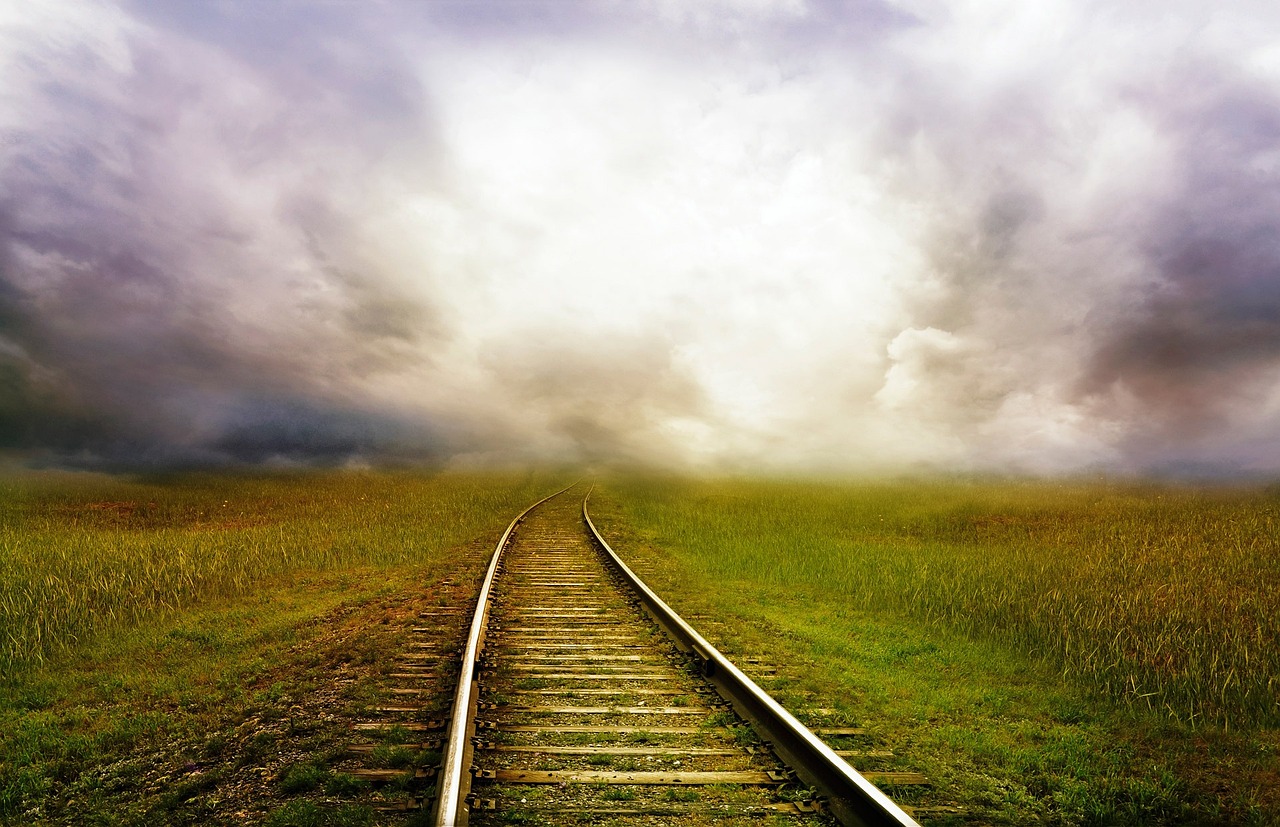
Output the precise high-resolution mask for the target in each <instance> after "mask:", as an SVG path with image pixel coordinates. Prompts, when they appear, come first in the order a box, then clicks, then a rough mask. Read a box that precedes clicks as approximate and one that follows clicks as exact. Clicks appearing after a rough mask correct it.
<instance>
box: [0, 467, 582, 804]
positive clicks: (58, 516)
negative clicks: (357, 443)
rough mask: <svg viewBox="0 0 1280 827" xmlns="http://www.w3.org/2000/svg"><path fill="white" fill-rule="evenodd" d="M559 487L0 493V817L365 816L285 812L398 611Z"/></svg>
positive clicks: (74, 479) (188, 486)
mask: <svg viewBox="0 0 1280 827" xmlns="http://www.w3.org/2000/svg"><path fill="white" fill-rule="evenodd" d="M556 482H557V480H556V479H554V478H553V477H552V476H550V475H533V474H519V475H515V474H512V475H505V476H504V475H466V474H436V475H432V474H414V473H400V474H392V473H329V474H316V473H308V474H278V475H269V476H264V475H250V476H189V475H183V476H172V477H166V478H152V479H134V480H125V479H114V478H108V477H100V476H90V475H64V474H36V475H31V474H26V475H23V476H21V477H14V478H9V479H7V480H5V481H4V482H3V483H0V607H3V609H2V612H0V639H3V644H4V649H3V658H2V659H0V666H3V672H2V674H0V824H6V825H8V824H14V825H18V824H21V825H27V824H68V825H70V824H76V825H79V824H101V825H112V824H120V825H125V824H220V823H236V824H239V823H257V824H269V825H273V826H274V827H285V825H337V824H346V825H354V824H367V823H370V821H371V819H372V812H371V811H369V810H367V808H366V809H361V808H347V809H342V808H339V809H337V810H334V809H332V808H329V809H324V808H321V809H317V808H316V807H315V806H313V805H312V804H311V803H310V802H308V801H307V800H305V798H299V797H298V796H299V795H300V794H302V793H303V792H304V790H303V789H302V787H300V786H299V783H298V780H297V777H300V776H301V775H307V777H308V778H310V777H311V776H315V777H316V778H322V776H323V772H322V768H323V763H324V762H325V761H327V760H329V759H331V758H332V757H333V756H334V755H337V754H339V753H340V752H341V750H342V749H343V745H344V743H345V740H346V739H347V738H348V733H347V730H346V727H345V724H344V723H342V722H343V721H344V720H351V716H352V715H353V714H355V712H356V711H358V710H359V709H360V708H361V707H362V706H363V705H365V704H367V703H368V702H369V698H370V697H371V696H370V695H369V693H370V692H373V691H375V690H376V689H377V688H378V686H380V682H381V683H385V680H386V679H385V676H382V675H381V672H380V671H379V670H381V669H382V668H383V666H385V663H386V658H385V653H386V652H387V651H395V649H396V647H397V646H399V645H403V643H404V641H403V640H397V635H399V636H401V637H404V636H406V634H407V629H408V625H411V622H410V621H406V620H405V618H413V617H414V616H415V614H414V613H415V611H416V610H415V601H418V602H421V601H423V600H428V599H430V595H429V587H430V585H431V584H434V583H437V582H439V581H440V580H441V579H442V578H444V577H446V576H447V577H455V578H456V577H467V576H468V575H469V574H471V573H472V572H471V571H470V569H468V568H467V566H470V567H471V568H475V567H476V566H479V567H480V570H481V571H482V570H483V561H484V560H486V559H487V556H488V553H489V552H491V551H492V544H493V543H494V542H495V541H496V539H497V537H498V536H499V535H500V534H501V532H502V529H503V527H504V526H505V525H506V524H507V522H509V521H510V519H511V517H512V516H513V515H514V514H515V513H517V512H518V511H519V510H520V509H522V508H523V507H524V506H526V505H528V504H529V503H530V502H532V501H533V500H535V499H537V498H538V497H541V496H544V495H545V494H547V493H549V492H550V491H553V490H555V487H556ZM464 559H465V560H467V561H468V562H467V563H466V564H465V565H464V564H463V561H464ZM419 622H420V621H419ZM308 773H309V775H308ZM322 780H323V782H324V783H323V784H321V787H322V789H319V790H317V791H316V792H318V793H324V792H325V790H324V789H323V788H324V787H326V786H327V787H332V786H334V785H335V784H336V783H338V782H339V781H341V779H340V778H338V779H335V778H328V777H323V778H322ZM304 786H306V785H304ZM312 786H315V785H310V786H307V789H310V788H311V787H312Z"/></svg>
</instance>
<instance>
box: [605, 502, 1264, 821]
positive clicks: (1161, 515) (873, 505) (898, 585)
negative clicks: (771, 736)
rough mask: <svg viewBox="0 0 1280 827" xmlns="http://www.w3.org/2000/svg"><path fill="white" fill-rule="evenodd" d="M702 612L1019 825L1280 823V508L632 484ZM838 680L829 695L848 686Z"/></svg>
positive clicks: (632, 531)
mask: <svg viewBox="0 0 1280 827" xmlns="http://www.w3.org/2000/svg"><path fill="white" fill-rule="evenodd" d="M596 497H598V498H599V501H600V505H599V508H600V509H601V512H602V514H603V515H604V519H603V523H604V526H605V527H606V529H607V531H608V532H612V534H613V535H614V536H617V537H619V538H620V540H619V544H618V547H619V551H620V552H621V553H623V556H624V557H627V556H628V555H632V556H634V557H635V558H636V559H637V560H638V562H639V567H640V568H641V569H642V570H643V571H642V574H648V575H649V576H650V577H652V578H653V579H654V580H655V581H657V582H656V584H655V585H656V587H657V588H659V591H660V592H662V593H666V594H670V595H671V596H672V599H673V601H674V602H675V603H676V605H677V608H678V609H680V608H683V609H684V610H686V611H690V612H695V613H700V614H707V615H713V614H719V613H727V614H728V615H729V616H731V617H734V618H736V620H735V625H734V626H733V627H732V629H731V630H719V631H718V632H717V634H719V635H720V636H721V638H722V640H724V642H726V644H727V645H729V646H730V647H731V648H734V649H736V650H739V651H743V652H752V651H760V650H761V649H766V650H772V651H773V652H774V653H775V655H776V656H777V657H778V658H779V659H780V660H781V661H782V662H784V663H790V662H804V663H807V664H808V666H807V667H806V668H807V670H808V671H807V672H805V674H804V675H794V676H793V677H795V678H796V680H797V681H798V685H804V686H806V687H807V690H808V691H809V692H816V693H817V694H818V695H821V696H823V697H825V698H826V700H827V702H828V703H829V704H832V705H835V706H840V707H843V708H845V709H847V710H848V714H849V715H850V716H852V717H854V718H856V719H859V720H860V719H862V718H863V717H867V716H874V717H873V721H871V722H868V725H873V722H874V721H875V720H879V722H880V723H879V724H878V725H879V726H881V727H882V728H883V730H882V732H881V734H882V736H883V737H884V738H885V739H886V740H887V741H888V742H892V743H894V744H896V746H897V747H898V748H899V750H900V751H901V753H902V755H903V756H904V758H907V760H906V761H905V762H904V763H907V764H910V765H913V766H914V767H916V768H921V767H928V768H929V770H930V772H931V773H932V774H934V775H935V776H937V777H941V778H949V779H951V781H950V783H951V785H952V788H953V790H954V791H955V793H956V795H958V797H959V798H960V799H961V800H962V801H964V802H965V803H966V804H967V805H968V806H970V807H973V808H976V809H977V810H978V811H979V812H983V813H985V816H984V817H985V818H988V819H990V820H991V821H992V822H995V823H1035V822H1042V823H1062V824H1080V823H1092V824H1115V823H1124V824H1156V823H1164V824H1182V823H1206V824H1244V823H1254V824H1260V823H1268V824H1269V823H1280V794H1278V793H1277V788H1278V787H1280V759H1278V758H1277V753H1278V752H1280V737H1277V735H1278V732H1277V727H1280V706H1278V704H1280V691H1278V690H1280V548H1278V546H1280V539H1278V538H1280V530H1278V529H1280V493H1277V492H1276V491H1275V490H1266V489H1261V488H1251V489H1247V488H1216V489H1206V488H1188V487H1180V486H1172V485H1169V486H1161V485H1139V484H1124V483H1106V482H1078V483H1076V482H1061V483H1055V482H1016V481H1014V482H1008V481H1006V482H1000V481H991V482H977V481H931V482H930V481H923V482H922V481H907V482H900V483H889V482H882V483H863V484H851V483H842V484H835V483H831V484H826V483H817V482H764V481H746V480H718V481H716V480H704V481H695V480H678V479H636V478H632V479H617V480H611V481H609V482H608V483H607V484H606V485H604V486H603V490H601V491H599V492H598V493H597V495H596ZM824 675H825V678H820V676H824Z"/></svg>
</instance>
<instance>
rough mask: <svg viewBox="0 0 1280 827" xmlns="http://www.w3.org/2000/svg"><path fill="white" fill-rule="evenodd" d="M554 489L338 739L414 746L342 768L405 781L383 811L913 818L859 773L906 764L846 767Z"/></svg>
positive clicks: (424, 631) (688, 820)
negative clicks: (365, 717)
mask: <svg viewBox="0 0 1280 827" xmlns="http://www.w3.org/2000/svg"><path fill="white" fill-rule="evenodd" d="M568 490H569V489H566V492H567V491H568ZM566 492H560V493H559V494H557V495H553V496H552V497H549V498H547V499H546V500H543V501H541V502H540V503H537V504H535V505H534V506H531V507H530V509H529V510H527V511H526V512H525V513H523V514H521V515H520V516H519V517H517V518H516V520H514V521H513V522H512V524H511V526H510V527H509V528H508V530H507V533H506V534H505V535H504V536H503V539H502V541H501V542H500V543H499V546H498V549H497V551H495V553H494V555H493V557H492V559H491V560H490V564H489V568H488V570H487V572H486V574H485V577H484V580H483V581H482V582H481V585H480V588H479V592H478V595H477V596H476V598H475V599H474V600H470V601H462V602H460V601H457V600H455V601H453V604H452V605H442V606H441V607H440V608H439V609H437V610H436V611H437V612H438V615H435V616H432V615H430V614H429V613H428V612H424V616H423V617H422V620H423V621H424V622H423V623H422V625H421V626H420V627H419V628H418V630H417V632H418V634H420V635H421V639H418V638H415V641H414V644H413V645H412V646H411V648H410V651H407V652H405V653H403V654H402V660H401V665H402V667H403V668H399V671H397V672H396V673H395V676H397V677H398V678H399V679H400V680H402V681H405V682H408V685H406V686H403V687H401V688H399V689H397V690H396V692H397V693H398V694H399V696H402V697H404V698H406V699H407V702H404V703H399V702H397V703H395V704H390V705H387V706H385V707H381V708H378V709H376V710H374V711H375V712H376V713H377V714H378V715H379V716H381V717H380V718H378V719H377V720H375V721H371V722H367V723H365V724H362V725H360V726H362V727H363V729H364V731H365V732H367V733H369V734H371V735H374V736H382V740H380V741H379V740H377V738H376V737H375V739H374V740H373V741H372V742H370V743H366V744H362V745H357V748H356V749H355V752H357V753H364V754H366V755H372V754H373V753H375V752H376V751H378V750H382V752H383V754H384V755H385V754H386V752H387V750H388V749H400V750H412V751H413V753H412V754H414V755H415V756H416V758H415V759H414V760H413V763H412V765H411V766H409V767H408V768H407V769H406V768H405V767H404V766H401V767H399V768H391V767H387V768H362V769H356V770H354V771H353V774H355V775H357V776H359V777H363V778H365V779H366V780H368V781H372V782H390V783H393V784H398V785H399V786H400V787H401V788H407V789H408V790H409V797H408V798H407V799H403V803H402V804H398V805H387V809H393V808H394V807H399V806H403V807H405V808H409V809H416V810H418V811H419V812H420V813H421V814H425V812H426V811H427V810H428V809H430V811H431V813H432V819H433V820H432V821H431V823H432V824H436V825H467V824H470V825H476V827H485V826H486V825H490V824H494V825H496V824H549V825H556V824H575V823H580V824H586V823H590V824H600V823H609V824H620V825H621V824H626V825H633V824H634V825H641V824H643V825H666V824H670V825H701V824H712V823H714V824H717V825H726V824H735V823H743V824H745V823H751V824H760V823H762V818H763V819H764V822H765V823H770V819H772V820H779V821H784V822H786V823H802V822H804V823H812V824H835V823H843V824H866V825H911V824H915V822H914V821H913V820H912V819H911V818H910V817H909V816H908V815H906V813H905V812H903V811H902V810H901V809H900V808H898V807H897V806H896V805H895V804H894V803H893V802H892V801H890V800H889V799H888V798H887V797H885V796H884V795H883V794H882V793H880V792H879V790H878V789H877V788H876V787H874V786H873V784H872V782H873V781H876V782H888V783H896V784H911V783H919V782H921V781H923V779H922V778H921V777H919V776H918V775H916V774H913V773H880V774H878V775H877V774H868V775H867V776H866V777H864V776H861V775H859V774H858V773H856V772H855V771H853V770H852V769H851V768H850V767H849V765H848V764H846V763H845V762H844V760H842V759H841V758H840V757H839V756H837V755H836V753H835V752H834V751H833V750H832V749H830V748H829V747H827V746H825V745H824V744H823V743H822V742H821V741H819V740H818V738H817V737H816V736H815V735H814V734H813V733H811V732H809V730H807V729H805V728H804V727H803V726H801V725H800V724H799V723H798V722H797V721H796V720H795V719H794V718H792V717H791V716H790V715H789V714H788V713H787V712H786V711H785V710H783V709H782V708H781V707H780V706H779V705H778V704H777V703H775V702H774V701H773V700H772V699H771V698H769V697H768V696H767V695H766V694H765V693H763V692H762V691H761V690H759V689H758V688H757V687H756V686H755V684H754V683H752V682H751V681H750V680H749V679H747V678H746V677H745V676H744V675H743V674H742V673H741V672H740V671H738V669H737V668H736V667H734V666H733V664H731V663H729V662H728V661H727V660H726V659H724V657H723V656H722V655H720V653H719V652H717V651H716V650H715V649H714V647H712V646H711V645H710V644H709V643H707V641H705V640H704V639H703V638H702V637H701V636H699V635H698V634H697V632H696V631H694V630H693V629H692V628H690V627H688V625H687V624H685V623H684V621H683V620H681V619H680V618H679V617H678V616H676V615H675V613H674V612H672V611H671V610H670V609H669V608H668V607H667V606H666V604H665V603H663V602H662V601H661V600H660V599H659V598H658V597H657V596H656V595H654V594H653V593H652V592H651V591H650V590H648V588H647V587H645V586H644V584H643V583H640V582H639V581H638V579H637V578H635V576H634V574H632V573H631V572H630V570H629V569H627V567H626V566H625V565H624V564H623V563H622V561H621V560H619V559H618V558H617V557H616V555H614V554H613V552H612V550H611V549H610V548H609V547H608V544H607V542H605V541H604V539H603V538H601V537H600V536H599V535H598V533H597V532H596V531H595V528H594V526H593V525H592V524H591V521H590V517H589V515H588V511H587V503H586V501H585V500H579V499H578V497H576V496H573V495H570V494H567V493H566ZM464 604H466V605H464ZM464 608H465V609H467V610H472V609H473V612H471V613H470V617H469V618H466V619H465V620H464V615H463V611H464ZM467 622H469V624H470V625H469V628H468V627H467V625H466V624H467ZM464 630H466V631H469V634H467V635H466V637H465V639H464V637H463V634H462V632H463V631H464ZM460 677H461V679H459V678H460ZM446 699H448V700H446ZM401 716H402V717H403V719H401ZM856 732H857V731H856V730H853V729H841V728H831V729H828V730H827V731H826V733H825V734H828V735H835V736H842V735H843V736H847V735H853V734H856ZM388 735H390V736H391V737H390V739H389V740H390V744H389V745H388V739H387V737H386V736H388ZM437 754H438V755H439V760H438V762H437ZM436 763H438V765H439V770H438V771H437V770H436V768H435V767H433V766H428V765H431V764H436ZM433 787H434V789H432V788H433ZM815 791H816V792H817V795H816V796H815V794H814V793H815Z"/></svg>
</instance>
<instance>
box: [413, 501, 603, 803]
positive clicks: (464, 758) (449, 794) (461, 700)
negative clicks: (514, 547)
mask: <svg viewBox="0 0 1280 827" xmlns="http://www.w3.org/2000/svg"><path fill="white" fill-rule="evenodd" d="M577 484H578V483H576V482H575V483H574V484H573V485H577ZM573 485H570V486H568V487H566V488H562V489H560V490H559V491H557V492H556V493H554V494H550V495H548V496H546V497H543V498H542V499H540V500H538V501H537V502H536V503H534V504H533V505H531V506H529V507H528V508H526V509H525V510H524V511H521V512H520V513H519V514H518V515H517V516H516V518H515V519H514V520H512V521H511V525H509V526H507V530H506V531H505V532H504V533H503V535H502V539H501V540H499V541H498V546H497V548H495V549H494V551H493V557H492V559H490V560H489V569H488V571H487V572H485V576H484V583H483V584H482V585H481V586H480V593H479V595H478V596H477V598H476V611H475V615H474V616H473V617H472V619H471V632H470V634H468V635H467V645H466V647H465V648H464V649H463V652H462V662H461V668H460V669H459V671H458V691H457V694H456V695H455V696H454V699H453V708H452V713H451V714H450V716H449V735H448V738H447V739H446V740H445V745H444V755H443V757H442V759H441V770H440V781H439V784H438V786H437V787H436V805H435V810H434V813H433V816H432V821H431V823H432V824H433V825H435V827H465V826H466V824H467V822H468V820H469V818H470V806H469V804H468V802H467V794H468V793H469V792H470V791H471V760H472V755H473V751H474V745H473V744H472V742H471V739H472V738H474V737H475V728H476V711H477V709H478V706H479V691H478V685H477V684H478V682H479V677H480V667H479V661H480V652H481V651H483V649H484V637H485V627H486V626H487V625H488V619H489V595H490V592H491V591H492V589H493V581H494V578H495V577H496V576H497V573H498V563H499V562H500V560H501V558H502V551H503V549H505V548H506V546H507V541H508V540H510V539H511V532H513V531H515V530H516V526H517V525H519V524H520V521H521V520H523V519H524V518H525V516H527V515H528V513H529V512H530V511H532V510H533V509H535V508H537V507H538V506H540V505H542V504H543V503H545V502H546V501H547V500H550V499H553V498H554V497H558V496H560V495H561V494H563V493H564V492H565V491H568V490H569V489H570V488H573ZM464 781H465V782H466V783H465V784H464V783H463V782H464Z"/></svg>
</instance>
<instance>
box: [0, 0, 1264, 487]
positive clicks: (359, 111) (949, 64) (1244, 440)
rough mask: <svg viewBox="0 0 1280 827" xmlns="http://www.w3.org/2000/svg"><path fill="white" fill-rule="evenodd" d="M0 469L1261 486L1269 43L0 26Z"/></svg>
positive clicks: (671, 26) (360, 26)
mask: <svg viewBox="0 0 1280 827" xmlns="http://www.w3.org/2000/svg"><path fill="white" fill-rule="evenodd" d="M0 450H3V451H5V452H8V453H9V454H12V455H14V456H19V457H23V458H25V459H26V460H28V461H32V462H38V463H53V464H62V465H69V466H76V467H86V468H119V467H125V468H129V467H166V466H189V465H203V466H215V467H216V466H229V465H241V464H260V463H265V464H273V465H293V464H302V465H307V464H316V463H318V464H326V465H365V464H369V465H377V464H380V463H426V464H430V465H433V466H440V465H443V466H458V467H484V466H488V465H495V464H512V463H535V462H573V463H593V464H610V463H617V464H628V465H635V464H641V465H652V466H657V467H667V468H673V469H678V470H691V471H712V472H722V471H723V472H734V473H738V472H777V473H806V472H816V473H824V474H828V473H853V474H862V473H881V472H899V471H918V470H923V471H946V472H997V473H1019V474H1023V473H1030V474H1078V473H1094V472H1102V473H1120V474H1152V473H1153V474H1193V475H1198V474H1210V475H1217V476H1234V475H1250V476H1256V475H1275V474H1276V473H1277V472H1280V6H1276V5H1275V4H1274V3H1271V2H1253V0H1237V2H1232V3H1229V4H1224V3H1217V2H1207V1H1204V0H1195V1H1194V2H1192V1H1190V0H1161V1H1160V2H1145V0H1135V1H1134V2H1128V3H1123V4H1118V3H1112V2H1085V0H1077V1H1076V2H1070V1H1069V0H1038V2H1035V3H1025V2H1016V1H1015V0H1008V2H1006V1H1005V0H954V2H947V1H946V0H849V1H848V2H827V0H703V1H702V2H683V1H682V0H681V1H678V0H648V1H647V2H646V1H645V0H641V1H640V2H635V1H634V0H633V1H631V2H608V1H607V0H600V1H599V2H568V1H566V2H539V0H520V2H482V3H474V2H452V1H451V0H448V1H444V2H408V0H405V2H390V1H389V0H383V1H382V2H377V0H372V1H369V2H360V3H355V2H352V3H339V2H323V3H313V2H286V1H285V0H281V2H260V3H259V2H254V3H250V2H227V1H225V0H224V1H223V2H218V0H211V1H210V2H199V3H197V2H187V3H183V2H168V1H167V0H166V1H165V2H161V1H160V0H134V1H133V2H126V1H124V0H121V2H73V1H71V0H45V1H44V2H41V3H37V4H32V3H27V2H18V0H0Z"/></svg>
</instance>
